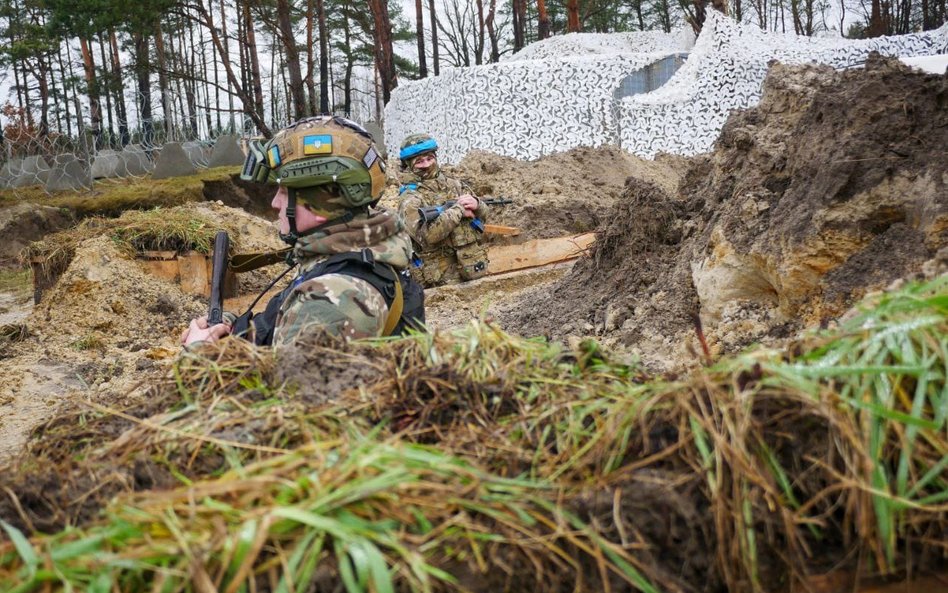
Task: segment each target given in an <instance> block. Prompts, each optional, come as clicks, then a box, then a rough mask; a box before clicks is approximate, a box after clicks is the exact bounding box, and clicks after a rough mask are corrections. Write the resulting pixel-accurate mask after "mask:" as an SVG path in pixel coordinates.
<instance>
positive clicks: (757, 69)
mask: <svg viewBox="0 0 948 593" xmlns="http://www.w3.org/2000/svg"><path fill="white" fill-rule="evenodd" d="M597 38H599V39H600V41H599V43H598V45H597V43H596V41H595V39H597ZM559 39H562V41H559ZM534 45H540V46H541V47H540V48H538V49H531V48H533V46H530V47H527V48H525V49H524V50H523V51H522V52H521V53H520V54H517V55H516V59H510V60H507V61H504V62H501V63H499V64H491V65H486V66H478V67H474V68H462V69H458V68H452V69H446V70H444V71H443V72H442V75H441V76H438V77H433V78H432V77H429V78H426V79H423V80H419V81H412V82H408V83H404V84H402V85H401V86H399V87H398V88H397V89H395V91H394V93H393V94H392V100H391V101H390V102H389V104H388V106H387V107H386V109H385V138H386V142H387V147H388V150H389V151H390V153H392V154H397V153H398V146H399V143H400V142H401V140H402V139H403V138H404V137H406V136H407V135H409V134H415V133H428V134H431V135H433V136H434V137H435V138H437V140H438V143H439V145H440V149H439V157H440V158H441V159H442V160H444V161H445V162H447V163H457V162H458V161H460V160H461V158H462V157H463V156H464V155H465V154H467V153H468V152H469V151H471V150H476V149H480V150H488V151H491V152H494V153H497V154H501V155H505V156H510V157H515V158H520V159H535V158H539V157H541V156H543V155H546V154H550V153H553V152H559V151H563V150H568V149H571V148H575V147H577V146H592V147H596V146H601V145H603V144H618V145H620V146H621V147H622V148H624V149H626V150H628V151H630V152H632V153H634V154H637V155H639V156H643V157H647V158H651V157H653V156H654V155H655V154H656V153H658V152H669V153H674V154H681V155H693V154H698V153H701V152H706V151H708V150H710V149H711V147H712V145H713V143H714V140H715V139H716V138H717V136H718V134H719V133H720V130H721V127H722V126H723V125H724V122H725V120H726V119H727V115H728V113H729V112H730V111H731V110H732V109H740V108H747V107H752V106H754V105H756V104H757V102H758V101H759V100H760V93H761V86H762V84H763V80H764V77H765V75H766V73H767V67H768V66H767V63H768V62H769V61H770V60H773V59H777V60H780V61H782V62H784V63H791V64H801V63H810V62H813V63H823V64H828V65H831V66H834V67H837V68H844V67H850V66H855V65H859V64H861V63H862V62H863V61H864V60H865V58H866V56H867V55H868V54H869V52H871V51H878V52H880V53H882V54H884V55H891V56H919V55H928V54H936V53H945V52H946V51H948V25H945V26H943V27H942V28H941V29H938V30H936V31H929V32H926V33H918V34H913V35H904V36H899V37H880V38H876V39H871V40H860V41H853V40H846V39H815V38H810V37H800V36H796V35H792V34H786V35H785V34H775V33H765V32H763V31H761V30H760V29H759V28H757V27H756V26H754V25H751V24H738V23H736V22H734V21H733V20H731V19H729V18H727V17H725V16H723V15H721V14H720V13H717V12H715V11H710V12H709V15H708V19H707V21H706V22H705V25H704V29H703V31H702V33H701V35H700V36H699V37H698V39H697V41H696V42H695V45H694V48H693V49H692V50H691V52H690V55H689V57H688V60H687V62H686V63H685V65H684V66H682V67H681V68H680V69H679V70H678V72H677V73H676V74H675V75H674V76H673V77H672V78H671V80H669V81H668V82H667V83H666V84H664V85H663V86H662V87H660V88H658V89H657V90H655V91H653V92H650V93H643V94H639V95H633V96H631V97H625V98H621V95H620V86H621V83H622V81H623V80H624V79H625V78H626V77H628V76H629V75H631V74H634V73H635V71H637V70H639V69H641V68H643V67H644V66H647V65H650V64H653V63H655V62H657V61H659V60H661V59H662V58H664V57H666V56H669V55H671V54H675V53H679V52H682V51H687V46H688V39H687V36H686V35H684V34H682V33H673V34H669V35H664V34H658V35H643V34H639V35H635V34H611V35H610V34H603V35H592V34H586V35H572V36H570V35H566V36H563V37H562V38H557V37H554V38H552V39H550V40H545V41H543V42H540V43H538V44H534ZM570 48H573V49H574V50H575V51H577V52H582V54H583V55H564V54H562V53H560V52H563V51H569V50H570ZM636 49H637V51H634V50H636ZM594 51H599V52H600V53H591V52H594ZM522 55H526V56H537V57H536V58H535V59H520V56H522Z"/></svg>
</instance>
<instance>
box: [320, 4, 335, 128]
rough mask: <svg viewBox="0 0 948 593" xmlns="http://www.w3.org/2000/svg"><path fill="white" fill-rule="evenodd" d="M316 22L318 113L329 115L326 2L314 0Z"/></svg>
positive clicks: (330, 108)
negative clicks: (317, 33) (317, 36)
mask: <svg viewBox="0 0 948 593" xmlns="http://www.w3.org/2000/svg"><path fill="white" fill-rule="evenodd" d="M316 22H317V23H318V25H319V112H320V113H330V112H331V111H332V105H331V104H330V103H331V101H330V99H331V97H330V96H329V31H328V30H327V27H326V2H325V0H316Z"/></svg>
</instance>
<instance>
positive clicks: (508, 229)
mask: <svg viewBox="0 0 948 593" xmlns="http://www.w3.org/2000/svg"><path fill="white" fill-rule="evenodd" d="M484 232H485V233H487V234H490V235H508V236H514V235H519V234H520V229H518V228H517V227H515V226H504V225H502V224H485V225H484Z"/></svg>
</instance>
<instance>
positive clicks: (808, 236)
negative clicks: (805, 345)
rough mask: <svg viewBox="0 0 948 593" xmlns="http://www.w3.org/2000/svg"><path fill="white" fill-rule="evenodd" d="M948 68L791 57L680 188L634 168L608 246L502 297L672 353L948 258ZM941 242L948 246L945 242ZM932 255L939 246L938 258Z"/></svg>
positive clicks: (523, 324)
mask: <svg viewBox="0 0 948 593" xmlns="http://www.w3.org/2000/svg"><path fill="white" fill-rule="evenodd" d="M946 104H948V78H946V77H945V76H939V75H927V74H922V73H919V72H918V71H915V70H912V69H910V68H908V67H906V66H904V65H902V64H900V63H899V62H898V61H897V60H890V59H884V58H880V57H878V56H873V57H872V58H870V59H869V60H868V61H867V63H866V66H865V69H863V70H848V71H843V72H836V71H834V70H832V69H831V68H828V67H822V66H799V67H790V66H783V65H780V64H776V65H774V66H773V68H772V69H771V72H770V74H769V75H768V77H767V79H766V81H765V83H764V95H763V98H762V100H761V103H760V105H759V106H758V107H757V108H754V109H749V110H746V111H744V112H740V113H736V114H734V115H732V116H731V118H730V119H729V120H728V122H727V124H726V125H725V127H724V130H723V132H722V134H721V138H720V139H719V141H718V143H717V144H716V146H715V150H714V152H713V153H712V154H710V155H708V156H706V157H702V158H699V159H696V160H695V162H694V163H693V164H692V166H691V168H690V169H689V171H688V172H687V174H686V175H685V177H684V178H683V179H682V182H681V185H680V188H679V189H678V191H676V192H674V193H669V192H668V191H667V189H663V188H662V187H660V186H658V185H656V184H654V183H649V182H648V180H641V179H632V180H630V182H629V184H628V185H627V186H626V189H625V195H624V196H623V198H622V199H621V200H620V201H619V203H618V204H617V205H616V207H615V208H614V209H613V210H612V211H610V212H609V214H608V216H606V217H605V219H606V220H607V221H608V222H606V223H605V224H604V225H602V226H600V228H599V231H598V233H599V240H598V243H597V245H596V247H595V248H594V251H593V253H592V256H591V257H589V258H587V259H585V260H582V261H580V262H579V263H578V264H577V265H576V267H575V268H574V270H573V271H572V272H571V274H570V275H568V276H567V277H565V278H564V279H563V280H562V281H560V282H558V283H557V284H556V285H554V288H553V289H552V290H551V289H549V288H544V289H543V290H542V291H540V290H538V291H535V292H533V293H531V294H529V295H527V296H526V297H525V298H524V299H523V300H521V301H519V302H517V303H514V304H512V305H510V306H506V307H504V308H502V310H501V312H500V314H499V317H500V319H501V320H502V321H503V323H504V324H505V325H506V327H507V328H508V329H511V330H514V331H517V332H519V333H523V334H527V335H529V334H536V333H538V334H545V335H548V336H550V337H552V338H564V337H567V336H569V335H571V334H595V335H598V336H601V337H602V338H603V341H605V342H606V343H608V344H614V345H617V346H621V345H624V346H628V347H630V348H631V349H632V351H633V353H635V354H638V355H639V356H641V357H642V359H643V360H644V361H645V362H646V363H649V364H651V365H653V366H654V367H656V368H671V367H675V366H678V365H679V364H681V362H683V361H687V360H688V359H689V358H690V359H692V360H693V359H696V358H697V355H696V353H697V352H699V351H700V348H699V345H698V341H697V340H696V339H695V336H696V335H697V333H698V332H696V331H695V321H696V314H700V320H701V321H702V322H703V325H704V330H705V332H707V339H708V342H709V344H710V352H711V354H713V355H717V354H719V353H720V352H723V351H733V350H736V349H739V348H741V347H744V346H746V345H747V344H749V343H751V342H754V341H764V342H766V341H768V340H774V339H781V338H784V337H786V336H788V335H790V334H791V333H792V332H794V331H795V330H797V329H798V328H801V327H803V326H805V325H812V324H820V323H822V324H825V323H828V322H831V321H832V320H833V319H835V318H836V317H838V316H839V315H840V314H841V313H842V312H844V311H845V310H846V309H847V308H848V307H850V306H851V305H852V304H853V303H854V302H855V300H856V299H858V298H859V297H861V296H862V295H864V294H865V293H866V292H867V291H870V290H873V289H877V288H881V287H884V286H886V285H888V284H890V283H891V282H892V281H894V280H896V279H899V278H904V277H907V276H912V275H915V274H920V273H925V274H929V275H930V274H935V273H939V272H940V271H941V270H943V268H944V265H943V264H944V260H945V259H946V258H948V250H945V249H944V248H945V247H946V245H948V187H946V184H948V168H946V167H945V162H946V158H948V109H946ZM940 250H941V251H940ZM926 261H931V262H932V263H931V264H929V265H928V266H927V267H926V266H925V265H924V264H925V262H926Z"/></svg>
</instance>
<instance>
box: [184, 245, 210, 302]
mask: <svg viewBox="0 0 948 593" xmlns="http://www.w3.org/2000/svg"><path fill="white" fill-rule="evenodd" d="M208 265H209V263H208V258H207V256H205V255H203V254H201V253H194V252H190V253H186V254H183V255H179V256H178V272H179V274H180V278H181V290H183V291H184V292H186V293H188V294H193V295H197V296H210V294H211V272H210V270H208Z"/></svg>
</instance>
